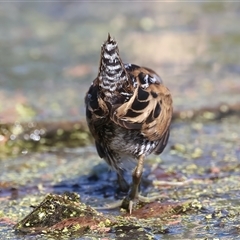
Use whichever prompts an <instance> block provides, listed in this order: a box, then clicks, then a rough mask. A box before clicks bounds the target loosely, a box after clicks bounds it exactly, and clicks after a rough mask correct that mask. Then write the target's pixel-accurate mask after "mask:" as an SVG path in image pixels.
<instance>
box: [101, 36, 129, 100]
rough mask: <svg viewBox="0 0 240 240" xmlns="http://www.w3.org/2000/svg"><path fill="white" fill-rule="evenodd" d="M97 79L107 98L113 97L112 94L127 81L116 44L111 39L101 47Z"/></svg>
mask: <svg viewBox="0 0 240 240" xmlns="http://www.w3.org/2000/svg"><path fill="white" fill-rule="evenodd" d="M98 79H99V86H100V88H101V90H102V91H103V92H104V93H105V95H106V96H108V97H110V96H111V95H114V92H115V91H116V90H118V88H121V87H122V86H123V85H124V83H126V81H127V80H128V75H127V72H126V69H125V68H124V64H123V63H122V60H121V58H120V56H119V50H118V46H117V43H116V42H115V41H114V40H113V39H112V38H109V39H108V40H107V41H106V42H105V43H104V44H103V46H102V51H101V59H100V66H99V73H98Z"/></svg>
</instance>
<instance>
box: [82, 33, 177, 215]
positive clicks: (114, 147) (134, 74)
mask: <svg viewBox="0 0 240 240" xmlns="http://www.w3.org/2000/svg"><path fill="white" fill-rule="evenodd" d="M85 107H86V120H87V124H88V127H89V130H90V132H91V134H92V136H93V138H94V139H95V146H96V150H97V152H98V155H99V157H100V158H103V159H104V160H105V161H106V162H107V164H108V165H109V166H110V167H111V168H112V169H113V170H114V171H116V173H117V177H118V183H119V186H120V189H121V190H122V191H125V192H127V194H126V197H125V198H124V199H123V200H122V201H121V204H120V206H121V207H122V208H125V209H126V210H128V211H129V212H130V213H132V210H133V206H134V204H135V203H136V202H137V201H139V200H140V199H144V197H143V196H141V195H140V194H139V185H140V182H141V177H142V173H143V167H144V160H145V158H146V156H148V155H149V154H151V153H154V154H156V155H159V154H161V153H162V152H163V150H164V148H165V147H166V145H167V143H168V139H169V134H170V125H171V119H172V112H173V100H172V96H171V93H170V90H169V89H168V88H167V87H166V86H165V85H164V84H163V81H162V79H161V77H160V76H159V75H158V74H157V73H156V72H155V71H153V70H151V69H150V68H147V67H141V66H138V65H135V64H130V63H123V61H122V59H121V57H120V54H119V48H118V43H117V41H116V40H115V39H114V38H112V37H111V35H110V34H108V37H107V40H106V41H105V42H104V43H103V45H102V46H101V53H100V64H99V69H98V74H97V77H96V78H95V80H94V81H93V82H92V84H91V86H90V88H89V90H88V91H87V93H86V96H85ZM128 161H130V162H132V163H134V164H135V168H134V169H133V171H132V183H131V185H129V184H128V183H127V181H126V180H125V178H124V171H128V170H129V169H128V168H129V164H127V162H128ZM130 170H131V169H130ZM141 197H142V198H141Z"/></svg>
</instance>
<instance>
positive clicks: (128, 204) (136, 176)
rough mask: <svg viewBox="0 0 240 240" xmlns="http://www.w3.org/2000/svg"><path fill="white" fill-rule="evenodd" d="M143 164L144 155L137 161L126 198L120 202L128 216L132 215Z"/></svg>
mask: <svg viewBox="0 0 240 240" xmlns="http://www.w3.org/2000/svg"><path fill="white" fill-rule="evenodd" d="M143 162H144V155H141V156H140V157H139V159H138V163H137V166H136V168H135V169H134V170H133V173H132V185H131V188H130V191H129V193H128V196H127V197H125V198H124V199H123V202H122V207H123V208H125V209H128V210H129V212H130V214H131V213H132V208H133V203H134V200H136V199H138V189H139V184H140V181H141V177H142V173H143Z"/></svg>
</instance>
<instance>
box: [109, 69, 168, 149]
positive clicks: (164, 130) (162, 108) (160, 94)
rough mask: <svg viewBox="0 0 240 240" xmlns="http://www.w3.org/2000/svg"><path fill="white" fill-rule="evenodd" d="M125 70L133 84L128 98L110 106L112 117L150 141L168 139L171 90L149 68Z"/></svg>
mask: <svg viewBox="0 0 240 240" xmlns="http://www.w3.org/2000/svg"><path fill="white" fill-rule="evenodd" d="M127 70H128V71H129V76H131V77H132V79H133V84H135V85H136V88H135V90H134V92H133V95H132V97H131V98H130V99H129V100H128V101H127V102H125V103H123V104H122V105H120V106H119V105H118V106H116V107H114V106H113V108H112V111H111V113H110V118H111V120H112V121H114V122H115V123H116V124H118V125H119V126H121V127H124V128H127V129H136V130H140V131H141V133H142V134H143V135H144V136H145V137H147V138H148V139H149V140H150V141H155V140H160V139H164V138H166V139H167V138H168V134H169V133H168V131H169V126H170V122H171V118H172V97H171V94H170V91H169V90H168V89H167V88H166V87H165V86H164V85H163V84H162V81H161V79H160V77H159V76H158V75H157V74H156V73H155V72H153V71H152V70H150V69H146V68H141V67H139V68H137V66H135V68H129V69H127ZM130 70H131V71H130ZM134 81H135V82H134ZM164 142H165V140H164ZM159 149H160V148H159Z"/></svg>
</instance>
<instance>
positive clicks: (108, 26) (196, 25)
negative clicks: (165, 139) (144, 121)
mask: <svg viewBox="0 0 240 240" xmlns="http://www.w3.org/2000/svg"><path fill="white" fill-rule="evenodd" d="M0 21H1V23H2V24H1V26H0V53H1V56H2V57H1V58H0V84H1V89H0V121H1V123H14V122H19V121H20V122H21V121H23V122H33V121H44V122H54V121H59V120H67V121H70V122H71V121H75V120H79V119H84V104H83V96H84V94H85V92H86V90H87V88H88V87H89V85H90V82H91V81H92V80H93V79H94V78H95V77H96V74H97V71H98V70H97V68H98V63H99V53H100V46H101V44H102V43H103V41H104V40H105V39H106V37H107V33H108V32H110V33H111V34H112V35H113V36H114V37H115V38H116V40H117V41H118V42H119V48H120V53H121V56H122V58H123V60H124V61H125V62H132V63H136V64H139V65H144V66H148V67H152V68H153V69H155V70H156V71H157V72H158V73H159V74H160V75H161V76H162V78H163V80H164V82H165V83H166V85H167V86H168V87H169V88H170V90H171V92H172V94H173V99H174V109H175V111H178V110H184V109H190V110H194V109H199V108H201V107H205V106H213V107H214V106H216V105H218V104H222V103H224V104H225V103H226V104H236V103H240V95H239V93H240V81H239V73H240V68H239V62H240V44H239V43H240V28H239V24H238V22H239V21H240V4H239V3H224V2H221V3H220V2H219V3H217V2H216V3H214V2H205V3H204V2H198V3H180V2H179V3H153V2H152V3H143V2H141V3H139V2H131V3H123V2H122V3H120V2H118V3H113V2H101V3H99V2H94V3H93V2H80V3H76V2H74V3H73V2H72V3H63V2H52V3H51V2H48V3H23V2H18V3H1V4H0ZM1 134H2V133H1ZM1 136H2V135H1ZM53 138H54V137H53ZM239 139H240V130H239V116H237V115H236V116H233V117H227V118H225V119H221V120H220V121H208V122H201V121H199V120H198V121H180V120H177V121H175V122H174V123H173V126H172V131H171V138H170V141H169V145H168V148H167V149H166V150H165V151H164V153H163V155H161V157H160V158H158V157H157V158H156V157H154V156H151V157H150V158H149V159H148V161H147V163H146V171H145V175H146V176H145V177H146V178H147V179H149V180H156V179H157V180H168V181H169V180H170V181H174V180H175V181H184V180H186V179H194V180H195V181H194V182H193V183H192V184H190V185H186V186H180V187H168V188H166V187H155V188H154V187H153V186H152V184H147V185H146V186H145V185H144V187H143V188H142V191H143V193H144V194H147V193H153V192H156V191H157V192H160V193H161V194H163V196H165V197H164V198H163V199H164V200H163V201H165V200H166V199H167V201H170V202H171V201H185V200H191V201H194V200H197V201H199V202H200V203H201V206H202V208H201V209H200V210H196V211H193V212H191V213H186V214H182V215H181V218H180V221H179V222H177V223H175V224H174V223H168V224H165V227H166V228H167V231H166V232H165V233H164V234H163V233H155V232H151V229H150V230H149V233H151V234H150V235H151V236H152V239H176V238H178V239H238V238H239V239H240V237H239V235H240V230H239V219H240V218H239V214H240V209H239V201H240V195H239V188H240V186H239V180H240V179H239V177H240V174H239V172H240V167H239V166H240V140H239ZM0 141H1V142H0V144H3V145H4V144H5V142H4V138H3V137H1V138H0ZM81 145H82V144H81ZM66 146H67V147H66ZM68 147H69V146H68V144H67V143H66V145H65V146H64V144H63V145H62V144H61V145H57V143H56V141H52V145H51V144H50V145H49V146H48V147H47V148H43V149H41V151H37V152H35V151H29V152H28V151H25V150H24V149H25V148H23V151H22V153H21V154H19V155H17V156H16V154H15V155H12V156H11V154H10V155H7V156H5V157H4V159H1V160H0V169H1V170H0V171H1V174H0V220H1V221H0V238H3V239H45V238H46V236H40V235H38V236H19V235H16V234H15V233H14V232H13V231H12V227H13V225H14V224H15V223H16V222H17V221H19V220H21V219H22V218H23V217H24V216H26V215H27V214H28V213H29V212H30V211H31V210H32V209H31V208H30V205H37V204H38V203H39V202H40V201H41V200H42V199H43V198H44V197H45V195H46V194H47V193H63V192H64V191H75V192H77V193H79V194H80V195H81V198H82V200H83V201H84V202H86V203H88V204H90V205H92V206H98V205H103V204H105V203H109V202H112V201H114V200H115V198H121V197H122V195H121V194H119V192H118V191H117V189H116V187H115V186H116V176H115V174H114V173H112V172H110V171H109V170H108V167H107V166H106V165H105V164H104V163H103V161H102V160H101V159H99V157H98V156H97V154H96V151H95V149H94V147H93V146H86V147H79V148H76V147H75V145H74V147H75V148H68ZM71 147H73V145H71ZM38 150H39V149H38ZM13 152H14V151H13ZM114 196H115V197H114ZM196 209H197V207H196ZM105 214H109V212H108V211H107V212H105ZM110 214H119V212H118V210H116V211H113V212H110ZM88 237H89V239H92V238H93V237H99V238H101V237H102V238H103V237H105V238H113V237H116V234H115V233H109V234H105V235H104V236H103V235H101V234H100V235H98V234H95V235H88V236H87V235H86V236H84V237H81V238H79V239H88ZM118 237H119V236H118ZM119 238H120V237H119Z"/></svg>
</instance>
